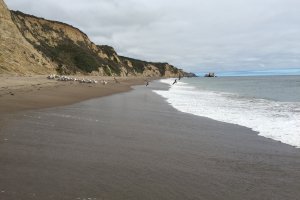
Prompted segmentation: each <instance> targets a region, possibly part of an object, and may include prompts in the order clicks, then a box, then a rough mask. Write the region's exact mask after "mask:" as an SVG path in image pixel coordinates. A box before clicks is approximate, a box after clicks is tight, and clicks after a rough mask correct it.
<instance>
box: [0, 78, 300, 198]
mask: <svg viewBox="0 0 300 200" xmlns="http://www.w3.org/2000/svg"><path fill="white" fill-rule="evenodd" d="M151 89H166V86H165V85H163V84H161V83H151V84H150V87H145V86H135V87H134V90H132V91H130V92H127V93H122V94H115V95H112V96H107V97H102V98H97V99H93V100H88V101H83V102H81V103H77V104H73V105H69V106H61V107H54V108H47V109H37V110H31V111H23V112H18V113H16V114H5V115H6V116H8V117H9V118H10V119H11V120H9V121H8V122H7V123H6V124H5V125H3V126H2V127H1V129H0V160H1V165H0V171H1V173H0V180H1V181H0V191H1V193H0V199H6V200H10V199H46V200H47V199H180V200H182V199H230V200H234V199H237V200H238V199H278V200H282V199H298V198H299V196H300V192H299V185H300V151H299V149H296V148H293V147H291V146H289V145H285V144H282V143H279V142H276V141H273V140H270V139H266V138H264V137H260V136H257V133H255V132H253V131H251V130H250V129H247V128H244V127H241V126H236V125H231V124H226V123H220V122H217V121H214V120H210V119H207V118H202V117H196V116H193V115H189V114H184V113H181V112H178V111H176V110H175V109H173V108H172V107H171V106H170V105H168V104H167V103H166V102H165V101H164V99H162V98H161V97H159V96H158V95H156V94H155V93H153V92H152V91H151Z"/></svg>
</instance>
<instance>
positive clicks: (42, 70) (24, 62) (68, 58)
mask: <svg viewBox="0 0 300 200" xmlns="http://www.w3.org/2000/svg"><path fill="white" fill-rule="evenodd" d="M0 2H1V7H0V9H1V15H0V20H1V24H0V28H1V29H0V41H1V43H0V45H1V49H0V73H17V74H30V73H33V74H47V73H50V72H57V73H60V74H85V75H89V74H92V75H100V76H145V77H154V76H155V77H158V76H164V77H175V76H184V75H185V74H186V73H185V72H183V71H182V70H179V69H178V68H176V67H174V66H172V65H170V64H168V63H154V62H146V61H141V60H137V59H133V58H128V57H123V56H119V55H118V54H117V52H116V51H115V50H114V48H113V47H110V46H107V45H96V44H94V43H93V42H92V41H91V40H90V39H89V37H88V36H87V35H86V34H85V33H83V32H82V31H81V30H79V29H78V28H75V27H73V26H71V25H68V24H65V23H62V22H57V21H51V20H47V19H44V18H39V17H36V16H33V15H28V14H25V13H22V12H20V11H9V10H8V8H7V7H6V5H5V3H4V2H3V0H0Z"/></svg>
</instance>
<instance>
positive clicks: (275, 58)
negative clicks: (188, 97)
mask: <svg viewBox="0 0 300 200" xmlns="http://www.w3.org/2000/svg"><path fill="white" fill-rule="evenodd" d="M5 2H6V3H7V5H8V7H9V8H10V9H12V10H20V11H23V12H25V13H29V14H33V15H36V16H38V17H44V18H47V19H51V20H57V21H62V22H65V23H68V24H71V25H73V26H75V27H78V28H79V29H81V30H82V31H83V32H85V33H86V34H87V35H88V36H89V37H90V39H91V40H92V41H93V42H94V43H96V44H107V45H111V46H113V47H114V48H115V49H116V51H117V52H118V53H119V54H120V55H124V56H129V57H133V58H138V59H143V60H147V61H155V62H169V63H170V64H173V65H175V66H176V67H179V68H182V69H184V70H186V71H191V72H195V73H198V72H207V71H220V72H221V71H224V72H226V71H260V70H262V71H269V70H277V69H278V70H279V71H281V70H289V69H291V70H292V71H293V69H295V68H298V69H299V68H300V0H151V1H149V0H88V1H84V0H39V1H36V0H5Z"/></svg>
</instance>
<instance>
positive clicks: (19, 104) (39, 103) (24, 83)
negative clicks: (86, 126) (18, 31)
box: [0, 75, 149, 114]
mask: <svg viewBox="0 0 300 200" xmlns="http://www.w3.org/2000/svg"><path fill="white" fill-rule="evenodd" d="M75 77H76V76H75ZM77 78H78V79H94V80H97V81H99V82H100V81H107V82H108V84H107V85H103V84H101V83H98V84H85V83H84V84H80V83H78V82H74V81H70V82H62V81H56V80H49V79H47V78H46V76H45V75H33V76H0V104H1V107H0V113H2V114H3V113H12V112H18V111H22V110H30V109H39V108H47V107H53V106H62V105H68V104H72V103H76V102H80V101H83V100H87V99H91V98H96V97H101V96H107V95H111V94H114V93H119V92H125V91H128V90H130V89H131V86H132V85H137V84H145V80H147V79H148V80H149V78H143V77H140V78H137V77H118V78H117V80H118V81H120V83H116V81H115V80H114V78H113V77H97V76H87V77H85V76H79V77H78V76H77Z"/></svg>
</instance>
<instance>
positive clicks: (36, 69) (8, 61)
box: [0, 0, 55, 75]
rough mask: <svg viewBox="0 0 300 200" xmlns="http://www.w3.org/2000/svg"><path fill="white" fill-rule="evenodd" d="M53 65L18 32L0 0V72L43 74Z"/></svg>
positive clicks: (50, 70) (52, 69)
mask: <svg viewBox="0 0 300 200" xmlns="http://www.w3.org/2000/svg"><path fill="white" fill-rule="evenodd" d="M54 71H55V69H54V66H53V65H52V63H51V62H50V61H49V60H48V59H47V58H45V57H43V56H42V55H41V54H40V53H39V52H38V51H37V50H36V49H35V48H34V47H33V46H32V45H31V44H30V43H29V42H28V41H27V40H26V39H25V38H24V37H23V36H22V34H21V33H20V31H19V29H18V28H17V26H16V25H15V24H14V22H13V21H12V18H11V13H10V11H9V10H8V9H7V7H6V5H5V3H4V2H3V0H0V73H1V74H2V73H9V74H16V73H17V74H23V75H24V74H28V73H34V74H45V73H50V72H54Z"/></svg>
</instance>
